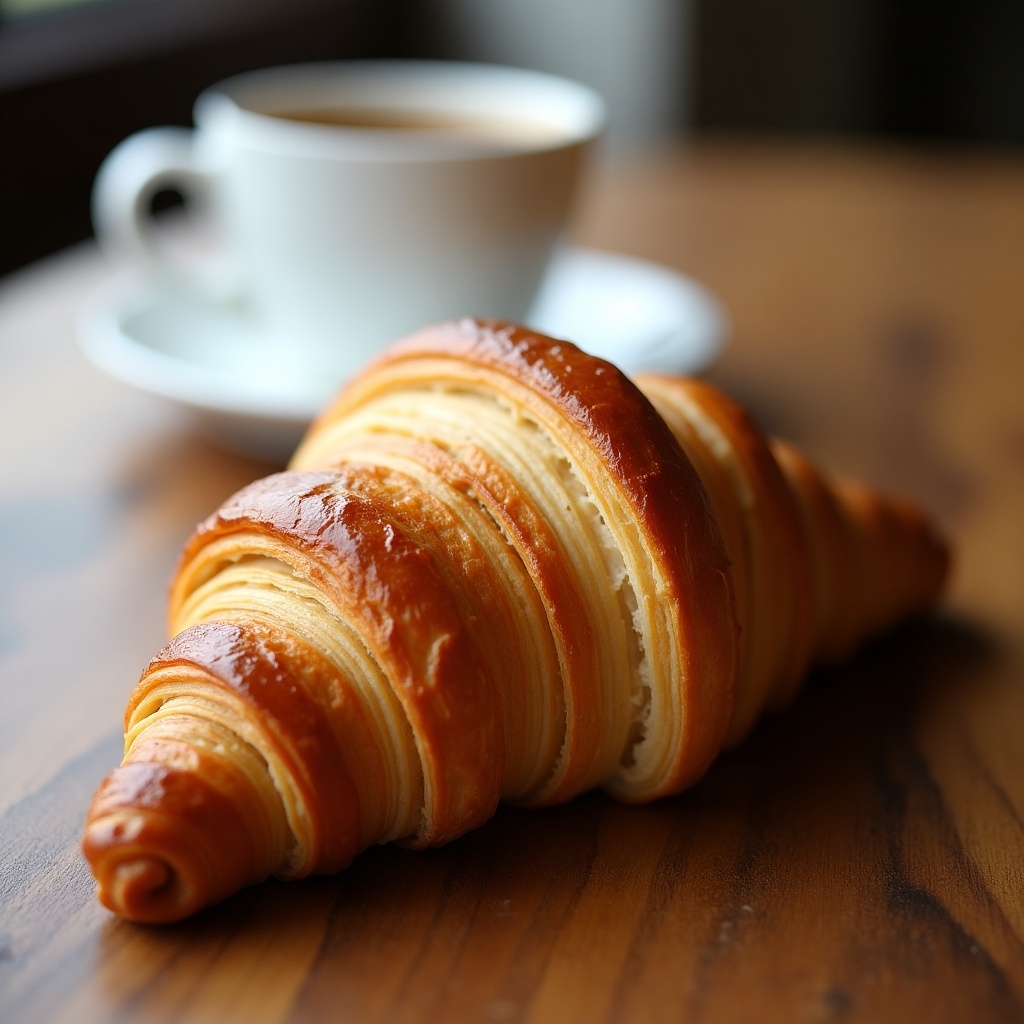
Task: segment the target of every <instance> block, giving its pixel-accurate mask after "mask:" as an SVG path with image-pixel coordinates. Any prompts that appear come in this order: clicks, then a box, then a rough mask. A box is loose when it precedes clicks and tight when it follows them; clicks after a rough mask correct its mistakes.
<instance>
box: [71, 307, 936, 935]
mask: <svg viewBox="0 0 1024 1024" xmlns="http://www.w3.org/2000/svg"><path fill="white" fill-rule="evenodd" d="M946 565H947V552H946V549H945V547H944V545H943V544H942V543H941V541H939V540H938V539H937V538H936V537H935V535H934V534H933V532H932V530H931V528H930V527H929V525H928V523H927V522H926V520H925V519H924V518H923V517H922V515H921V514H920V513H919V512H918V511H917V510H915V509H914V508H913V507H911V506H910V505H907V504H904V503H902V502H899V501H894V500H888V499H883V498H880V497H878V496H876V495H874V494H873V493H871V492H870V491H868V490H867V489H866V488H864V487H862V486H860V485H857V484H853V483H847V482H838V481H829V480H826V479H825V478H824V477H823V476H822V475H821V474H819V473H818V472H817V471H816V470H815V469H814V468H813V467H812V466H811V465H810V464H809V463H808V462H807V460H806V459H804V458H803V457H802V456H801V455H800V454H799V453H797V452H796V451H795V450H794V449H792V448H791V447H789V446H788V445H785V444H783V443H781V442H778V441H767V440H765V439H764V438H763V437H762V436H761V434H760V433H759V432H758V431H757V429H756V428H755V427H754V425H753V423H752V422H751V420H750V418H749V417H748V416H747V415H746V414H745V413H744V412H743V411H742V410H741V409H740V408H739V407H738V406H737V405H736V404H734V403H733V402H732V401H730V400H729V399H728V398H726V397H725V396H723V395H721V394H720V393H718V392H717V391H715V390H714V389H712V388H711V387H709V386H708V385H706V384H703V383H700V382H697V381H693V380H686V379H678V378H670V377H659V376H641V377H638V378H637V379H636V382H635V383H634V382H631V381H630V380H628V379H627V378H626V377H625V376H624V375H623V374H621V373H620V372H619V371H618V370H616V369H615V368H614V367H613V366H611V365H610V364H608V363H607V362H604V361H602V360H599V359H596V358H593V357H591V356H588V355H585V354H584V353H582V352H581V351H580V350H578V349H577V348H575V347H574V346H572V345H570V344H568V343H565V342H557V341H553V340H551V339H549V338H545V337H541V336H537V335H534V334H531V333H529V332H528V331H526V330H524V329H522V328H519V327H516V326H513V325H508V324H503V323H495V322H477V321H463V322H459V323H450V324H446V325H442V326H439V327H435V328H430V329H427V330H424V331H422V332H420V333H419V334H417V335H415V336H413V337H412V338H410V339H408V340H406V341H404V342H402V343H399V344H398V345H397V346H395V347H394V348H392V349H391V350H390V351H389V352H388V353H386V354H385V355H384V356H383V357H382V358H380V359H379V360H378V361H377V362H376V363H375V364H373V365H372V366H371V367H370V368H369V369H368V370H366V371H365V372H364V373H363V374H362V375H361V376H359V377H358V378H356V379H355V380H354V381H352V382H351V383H350V384H349V385H348V386H347V387H345V388H344V389H343V391H342V392H341V394H340V395H339V396H338V397H337V399H336V400H335V401H334V402H333V404H332V405H331V406H330V407H329V408H328V409H327V410H326V411H325V412H324V413H323V414H322V415H321V416H320V418H319V419H318V420H317V422H316V423H315V424H314V425H313V427H312V428H311V430H310V432H309V434H308V435H307V437H306V439H305V440H304V442H303V443H302V445H301V446H300V448H299V450H298V452H297V453H296V454H295V456H294V459H293V462H292V465H291V467H290V470H289V471H288V472H284V473H280V474H277V475H275V476H271V477H269V478H267V479H265V480H262V481H259V482H257V483H255V484H253V485H251V486H249V487H247V488H245V489H244V490H242V491H241V492H240V493H238V494H237V495H235V496H234V497H233V498H231V499H230V500H229V501H227V502H226V503H225V504H224V506H223V507H222V508H221V509H220V510H219V511H218V512H216V513H215V514H214V515H213V516H212V517H211V518H210V519H209V520H207V521H206V522H205V523H204V524H202V525H201V526H200V527H199V528H198V530H197V531H196V533H195V535H194V536H193V537H192V538H191V540H190V541H189V542H188V544H187V546H186V548H185V550H184V553H183V555H182V558H181V561H180V563H179V566H178V569H177V573H176V576H175V579H174V581H173V584H172V590H171V598H170V626H171V635H172V636H173V637H174V639H173V640H171V642H170V643H169V644H168V645H167V646H166V647H165V648H164V649H163V650H162V651H161V652H160V653H159V654H158V655H157V656H156V657H155V658H154V659H153V661H152V662H151V663H150V665H149V667H148V668H147V669H146V670H145V672H144V673H143V675H142V679H141V681H140V682H139V684H138V686H137V687H136V689H135V691H134V693H133V694H132V696H131V699H130V701H129V704H128V708H127V711H126V719H125V721H126V738H125V748H126V753H125V758H124V762H123V764H122V765H121V767H119V768H117V769H115V770H114V771H113V772H112V773H111V774H110V775H109V776H108V777H107V778H106V780H104V782H103V783H102V785H101V786H100V788H99V790H98V791H97V793H96V796H95V798H94V800H93V804H92V807H91V809H90V811H89V815H88V820H87V823H86V830H85V838H84V844H83V845H84V850H85V853H86V855H87V857H88V859H89V860H90V862H91V865H92V870H93V873H94V874H95V876H96V878H97V880H98V882H99V892H100V899H101V900H102V901H103V902H104V903H105V904H106V905H107V906H108V907H110V908H111V909H112V910H114V911H116V912H117V913H119V914H121V915H123V916H124V917H127V918H130V919H135V920H140V921H170V920H175V919H179V918H182V917H185V916H187V915H189V914H191V913H193V912H194V911H196V910H197V909H199V908H200V907H203V906H205V905H207V904H210V903H213V902H216V901H217V900H220V899H222V898H224V897H226V896H228V895H229V894H231V893H233V892H235V891H236V890H238V889H239V888H241V887H242V886H245V885H248V884H250V883H254V882H257V881H259V880H261V879H265V878H267V877H268V876H271V875H276V876H278V877H282V878H298V877H302V876H305V875H309V874H311V873H323V872H332V871H336V870H339V869H340V868H342V867H344V866H345V865H346V864H348V863H349V862H350V861H351V859H352V858H353V857H354V856H355V855H356V854H357V853H358V852H359V851H360V850H362V849H364V848H366V847H367V846H369V845H371V844H373V843H379V842H386V841H389V840H399V841H402V842H404V843H408V844H411V845H413V846H426V845H432V844H438V843H443V842H446V841H448V840H450V839H453V838H455V837H456V836H458V835H460V834H461V833H463V832H465V831H466V830H468V829H471V828H473V827H475V826H478V825H480V824H481V823H483V822H484V821H485V820H486V819H487V818H488V817H489V816H490V815H491V814H492V813H493V811H494V809H495V807H496V805H497V803H498V801H499V800H500V799H510V800H515V801H518V802H520V803H523V804H529V805H544V804H553V803H557V802H559V801H564V800H567V799H569V798H570V797H572V796H574V795H575V794H578V793H580V792H582V791H584V790H586V789H588V788H590V787H594V786H603V787H604V788H605V789H607V790H608V791H609V792H610V793H612V794H613V795H615V796H616V797H618V798H620V799H623V800H627V801H646V800H652V799H655V798H657V797H660V796H663V795H665V794H669V793H675V792H678V791H679V790H681V789H683V788H684V787H686V786H688V785H690V784H691V783H693V782H694V781H695V780H696V779H698V778H699V777H700V775H701V774H702V773H703V772H704V771H705V770H706V769H707V767H708V765H709V764H710V762H711V761H712V760H713V758H714V757H715V756H716V754H717V753H718V752H719V751H720V750H722V749H723V747H725V746H728V745H731V744H734V743H736V742H738V741H739V740H740V739H741V738H742V737H743V736H744V735H745V734H746V733H747V732H748V731H749V729H750V728H751V726H752V724H753V723H754V721H755V720H756V719H757V717H758V715H759V714H760V713H761V712H762V711H763V710H764V709H766V708H769V707H777V706H780V705H782V704H784V703H785V702H786V701H788V700H789V699H790V698H791V697H792V696H793V694H794V693H795V691H796V690H797V688H798V687H799V685H800V681H801V680H802V678H803V676H804V674H805V672H806V670H807V668H808V666H809V664H810V663H811V662H812V660H815V659H817V660H829V659H836V658H841V657H843V656H844V655H846V654H847V653H848V652H849V651H850V650H851V649H852V648H853V647H854V646H855V645H856V644H857V643H859V642H861V641H862V640H863V639H864V638H865V637H867V636H869V635H870V634H872V633H875V632H876V631H878V630H881V629H884V628H887V627H888V626H890V625H892V624H894V623H895V622H896V621H898V620H899V619H901V618H902V617H904V616H907V615H909V614H913V613H915V612H917V611H919V610H921V609H924V608H925V607H926V606H927V605H928V604H929V603H930V602H932V601H933V600H934V599H935V597H936V596H937V594H938V592H939V590H940V588H941V586H942V582H943V579H944V576H945V573H946Z"/></svg>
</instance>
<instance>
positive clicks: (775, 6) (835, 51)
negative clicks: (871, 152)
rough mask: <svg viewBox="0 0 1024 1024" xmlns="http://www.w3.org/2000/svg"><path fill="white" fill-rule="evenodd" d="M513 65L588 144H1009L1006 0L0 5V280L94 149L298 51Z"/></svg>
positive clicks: (47, 235)
mask: <svg viewBox="0 0 1024 1024" xmlns="http://www.w3.org/2000/svg"><path fill="white" fill-rule="evenodd" d="M365 57H429V58H456V59H470V60H484V61H493V62H499V63H508V64H517V65H522V66H527V67H535V68H540V69H543V70H548V71H553V72H557V73H561V74H565V75H568V76H571V77H574V78H577V79H579V80H581V81H584V82H587V83H588V84H590V85H592V86H594V87H596V88H597V89H599V90H600V91H601V92H602V93H603V94H604V95H605V96H606V98H607V99H608V101H609V104H610V109H611V129H610V133H609V138H608V140H607V144H606V154H607V155H608V156H609V157H610V158H614V157H615V155H616V154H628V153H629V152H631V151H635V150H638V149H642V148H644V147H652V146H660V145H665V144H672V143H674V142H677V141H678V140H680V139H694V138H701V137H706V136H712V135H718V136H721V135H724V134H730V133H731V134H743V135H745V136H747V137H749V136H750V135H751V134H757V133H759V134H761V135H768V136H773V137H789V138H793V137H817V138H822V137H828V138H835V137H840V138H842V137H853V138H857V139H860V140H863V139H865V138H867V139H876V140H879V141H882V142H889V143H892V142H896V143H898V144H901V145H910V146H916V147H936V148H941V147H948V146H957V147H961V148H963V147H988V148H993V147H1000V148H1009V149H1013V150H1019V149H1020V148H1021V147H1022V146H1024V2H1021V0H972V2H967V0H945V2H939V3H935V2H930V3H925V2H910V0H0V274H4V273H8V272H10V271H12V270H14V269H16V268H18V267H20V266H23V265H25V264H26V263H29V262H31V261H33V260H35V259H38V258H39V257H41V256H44V255H46V254H47V253H50V252H53V251H55V250H57V249H60V248H63V247H64V246H67V245H69V244H72V243H74V242H76V241H80V240H81V239H84V238H87V237H88V236H89V235H90V234H91V225H90V221H89V192H90V189H91V185H92V180H93V177H94V175H95V173H96V169H97V168H98V166H99V164H100V162H101V161H102V159H103V157H104V155H105V154H106V153H107V152H108V151H109V150H110V149H111V148H113V146H114V145H115V144H116V143H117V142H118V141H120V140H121V139H122V138H124V137H125V136H126V135H128V134H130V133H131V132H133V131H135V130H137V129H139V128H143V127H145V126H147V125H151V124H184V125H187V124H191V109H192V103H193V100H194V99H195V97H196V95H197V93H198V92H199V91H200V90H201V89H203V88H204V87H205V86H207V85H210V84H212V83H214V82H216V81H218V80H219V79H221V78H224V77H226V76H227V75H231V74H234V73H237V72H240V71H244V70H248V69H251V68H256V67H262V66H267V65H271V64H279V63H288V62H293V61H302V60H322V59H337V58H365Z"/></svg>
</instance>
